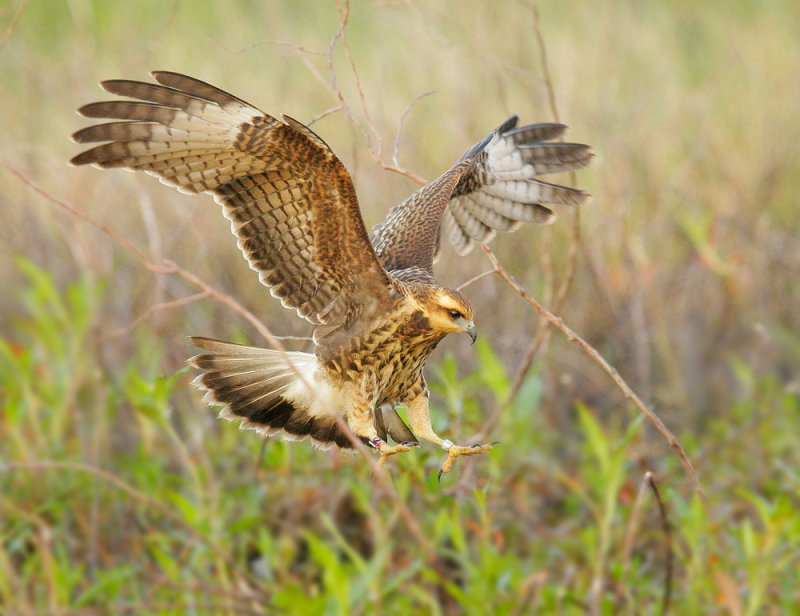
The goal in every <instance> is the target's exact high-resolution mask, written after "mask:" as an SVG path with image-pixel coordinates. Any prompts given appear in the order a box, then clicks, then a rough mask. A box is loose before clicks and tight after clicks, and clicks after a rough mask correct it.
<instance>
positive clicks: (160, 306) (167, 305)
mask: <svg viewBox="0 0 800 616" xmlns="http://www.w3.org/2000/svg"><path fill="white" fill-rule="evenodd" d="M206 297H208V293H206V292H205V291H200V292H198V293H194V294H193V295H187V296H186V297H181V298H179V299H174V300H172V301H168V302H158V303H156V304H153V305H152V306H150V307H149V308H148V309H147V310H145V311H144V312H143V313H142V314H140V315H139V316H138V317H136V318H135V319H134V320H133V321H131V323H130V324H129V325H126V326H125V327H120V328H119V329H117V330H115V331H113V332H111V333H109V334H107V336H108V337H109V338H117V337H119V336H125V335H127V334H129V333H130V332H131V330H133V329H135V328H136V327H138V326H139V325H140V324H141V323H143V322H144V321H145V320H146V319H147V317H149V316H150V315H151V314H153V313H156V312H160V311H162V310H172V309H174V308H181V307H183V306H186V305H188V304H191V303H192V302H196V301H198V300H201V299H205V298H206Z"/></svg>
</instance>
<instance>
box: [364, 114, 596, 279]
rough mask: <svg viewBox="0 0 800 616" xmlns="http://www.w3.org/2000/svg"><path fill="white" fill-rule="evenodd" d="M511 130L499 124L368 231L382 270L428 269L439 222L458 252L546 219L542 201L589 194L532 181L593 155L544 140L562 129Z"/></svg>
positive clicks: (568, 201) (549, 215) (572, 200)
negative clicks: (444, 170) (501, 233)
mask: <svg viewBox="0 0 800 616" xmlns="http://www.w3.org/2000/svg"><path fill="white" fill-rule="evenodd" d="M516 125H517V116H512V117H511V118H509V119H508V120H506V121H505V122H504V123H503V124H501V125H500V126H499V127H498V128H496V129H495V130H494V131H492V132H491V133H489V135H487V136H486V137H485V138H484V139H482V140H481V141H479V142H478V143H476V144H475V145H474V146H473V147H472V148H470V150H469V151H468V152H467V153H466V154H464V156H463V157H462V158H461V160H459V162H458V163H456V164H455V165H454V166H453V167H452V168H451V169H449V170H448V171H447V172H445V173H444V174H443V175H442V176H441V177H439V178H438V179H437V180H435V181H434V182H432V183H430V184H428V185H427V186H424V187H423V188H421V189H420V190H418V191H417V192H416V193H414V194H413V195H412V196H411V197H409V198H408V199H407V200H406V201H404V202H403V203H401V204H400V205H398V206H396V207H395V208H394V209H393V210H392V211H391V212H390V213H389V215H388V216H387V217H386V219H385V220H384V221H383V222H381V223H380V224H379V225H378V226H377V227H375V229H374V231H373V233H372V243H373V246H375V251H376V252H377V253H378V258H379V259H381V262H382V263H383V265H384V267H385V268H386V269H387V270H390V271H391V270H394V269H403V268H407V267H413V266H417V267H422V268H424V269H426V270H428V271H432V268H433V261H434V257H435V254H436V252H437V251H438V247H439V233H440V225H441V229H442V230H444V233H445V235H447V237H448V239H449V240H450V242H451V244H452V245H453V247H454V248H455V250H456V252H457V253H458V254H461V255H464V254H467V253H468V252H469V251H470V250H471V249H472V247H473V245H474V242H475V241H476V240H477V241H479V242H486V241H489V240H491V239H492V237H494V234H495V233H496V232H497V231H514V230H516V229H517V228H518V227H519V226H520V225H521V224H522V223H523V222H537V223H548V222H551V221H552V220H553V218H554V214H553V212H552V211H551V210H550V209H549V208H548V207H545V206H544V205H543V204H545V203H546V204H560V205H578V204H580V203H583V202H584V201H585V200H586V199H587V198H588V197H589V195H588V194H587V193H585V192H583V191H581V190H576V189H574V188H568V187H566V186H559V185H557V184H550V183H547V182H543V181H542V180H540V179H538V178H537V177H536V176H539V175H545V174H548V173H559V172H563V171H572V170H574V169H579V168H581V167H585V166H586V165H587V164H589V161H590V160H591V158H592V156H593V153H592V152H591V150H590V148H589V146H587V145H583V144H578V143H561V142H553V143H551V142H550V141H551V140H552V139H556V138H558V137H560V136H561V135H562V134H563V133H564V131H565V130H566V126H564V125H563V124H531V125H529V126H522V127H520V128H516Z"/></svg>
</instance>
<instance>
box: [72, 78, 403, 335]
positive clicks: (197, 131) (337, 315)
mask: <svg viewBox="0 0 800 616" xmlns="http://www.w3.org/2000/svg"><path fill="white" fill-rule="evenodd" d="M153 77H154V78H155V79H156V81H157V82H158V84H152V83H143V82H137V81H127V80H112V81H104V82H103V83H102V84H101V85H102V86H103V88H104V89H105V90H107V91H108V92H110V93H112V94H118V95H120V96H126V97H129V98H132V99H138V100H133V101H109V102H100V103H92V104H89V105H86V106H84V107H82V108H81V109H79V112H80V113H81V114H82V115H84V116H86V117H90V118H115V119H120V120H123V121H121V122H111V123H107V124H99V125H96V126H90V127H88V128H85V129H83V130H80V131H78V132H77V133H75V134H74V135H73V139H74V140H75V141H77V142H79V143H87V142H98V141H106V142H109V143H105V144H104V145H99V146H96V147H94V148H92V149H90V150H87V151H85V152H83V153H81V154H79V155H77V156H76V157H75V158H73V159H72V161H71V162H72V163H73V164H76V165H83V164H94V165H96V166H99V167H104V168H105V167H127V168H129V169H141V170H143V171H145V172H146V173H149V174H151V175H155V176H157V177H158V178H159V179H160V180H161V181H162V182H164V183H166V184H170V185H173V186H176V187H177V188H178V190H181V191H182V192H188V193H198V192H209V193H211V194H213V195H214V196H215V198H216V200H217V201H218V202H219V203H220V204H221V205H222V207H223V211H224V214H225V216H226V218H228V219H229V220H230V221H231V229H232V231H233V233H234V235H235V236H236V237H237V238H238V245H239V248H240V249H241V251H242V253H243V254H244V256H245V257H246V258H247V260H248V262H249V263H250V267H252V268H253V269H254V270H256V271H257V272H258V273H259V279H260V280H261V282H262V283H263V284H265V285H266V286H268V287H270V290H271V293H272V295H274V296H275V297H278V298H280V300H281V302H282V303H283V305H284V306H286V307H287V308H294V309H296V310H297V313H298V314H299V315H300V316H302V317H305V318H306V319H308V320H309V321H310V322H312V323H314V324H318V325H319V324H325V325H337V324H341V323H342V322H344V320H345V319H346V318H348V317H350V318H352V317H353V316H354V314H355V313H360V314H362V315H364V311H365V310H367V309H375V308H377V307H379V306H382V305H383V304H384V303H385V301H388V298H389V297H390V295H391V282H390V279H389V277H388V275H387V274H386V272H385V270H384V269H383V268H382V267H381V265H380V263H379V262H378V260H377V258H376V255H375V252H374V250H373V249H372V246H371V245H370V242H369V238H368V235H367V231H366V229H365V227H364V222H363V220H362V218H361V213H360V211H359V208H358V202H357V199H356V195H355V191H354V189H353V184H352V181H351V179H350V176H349V175H348V173H347V170H346V169H345V168H344V165H342V163H341V161H339V159H338V158H336V156H335V155H334V154H333V152H332V151H331V150H330V148H328V146H327V145H326V144H325V143H324V142H323V141H322V139H320V138H319V137H318V136H317V135H315V134H314V133H313V132H312V131H311V130H310V129H308V128H307V127H305V126H303V125H302V124H300V123H299V122H297V121H296V120H293V119H291V118H288V117H284V121H280V120H277V119H275V118H273V117H270V116H269V115H267V114H265V113H262V112H261V111H259V110H258V109H256V108H255V107H252V106H251V105H249V104H248V103H246V102H244V101H242V100H240V99H238V98H236V97H234V96H231V95H230V94H227V93H226V92H223V91H222V90H219V89H217V88H215V87H213V86H211V85H209V84H207V83H204V82H202V81H198V80H196V79H193V78H191V77H187V76H185V75H180V74H177V73H170V72H163V71H158V72H154V73H153ZM367 305H368V307H369V308H367ZM364 316H367V315H364Z"/></svg>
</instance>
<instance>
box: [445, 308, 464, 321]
mask: <svg viewBox="0 0 800 616" xmlns="http://www.w3.org/2000/svg"><path fill="white" fill-rule="evenodd" d="M448 312H449V313H450V318H452V319H460V318H461V317H462V316H463V315H462V314H461V313H460V312H459V311H458V310H448Z"/></svg>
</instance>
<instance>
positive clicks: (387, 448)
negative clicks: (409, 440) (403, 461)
mask: <svg viewBox="0 0 800 616" xmlns="http://www.w3.org/2000/svg"><path fill="white" fill-rule="evenodd" d="M417 445H419V443H417ZM377 449H378V452H379V453H380V454H381V457H380V459H379V460H378V466H383V465H384V464H386V460H388V459H389V456H393V455H394V454H396V453H405V452H406V451H408V450H409V447H408V445H406V444H405V443H400V444H398V445H387V444H386V443H385V442H384V441H381V445H380V446H379V447H378V448H377Z"/></svg>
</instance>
